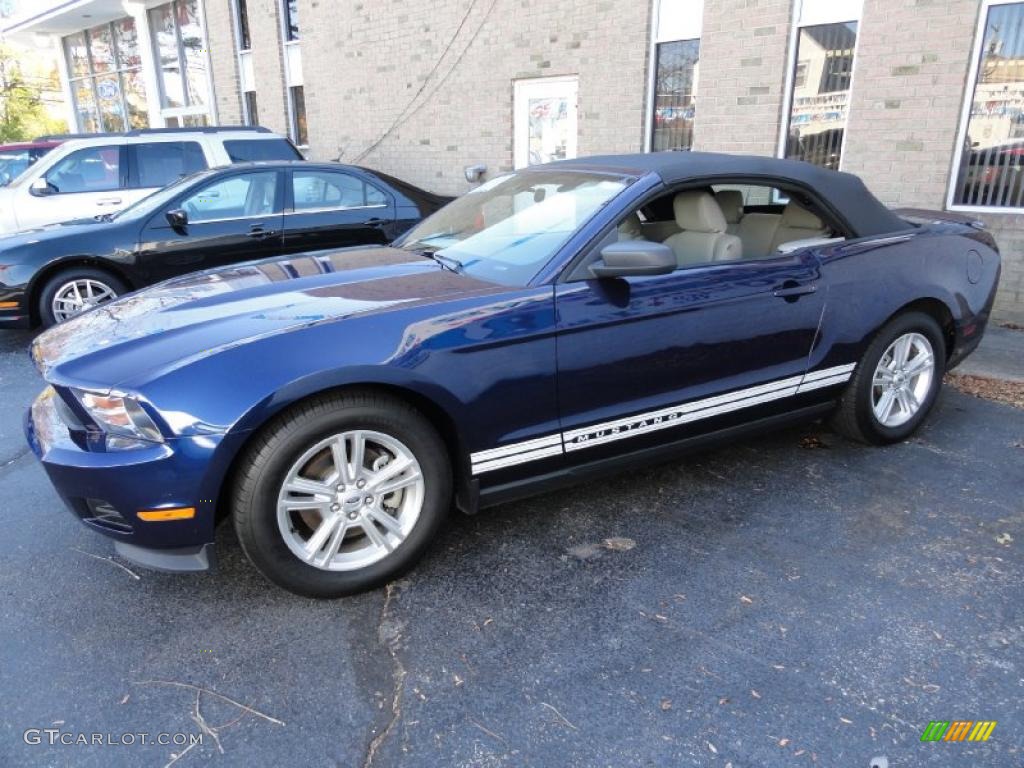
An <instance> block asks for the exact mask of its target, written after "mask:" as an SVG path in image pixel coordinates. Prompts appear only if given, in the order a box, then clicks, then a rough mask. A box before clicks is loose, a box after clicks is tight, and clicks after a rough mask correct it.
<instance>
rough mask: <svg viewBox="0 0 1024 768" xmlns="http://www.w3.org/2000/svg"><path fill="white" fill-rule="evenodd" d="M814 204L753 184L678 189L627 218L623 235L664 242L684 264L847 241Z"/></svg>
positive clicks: (768, 254) (621, 226) (763, 255)
mask: <svg viewBox="0 0 1024 768" xmlns="http://www.w3.org/2000/svg"><path fill="white" fill-rule="evenodd" d="M813 209H814V204H813V202H812V201H811V200H810V199H808V198H804V197H800V198H798V196H797V195H796V194H792V193H791V194H787V193H785V192H782V191H781V190H779V189H776V188H773V187H768V186H760V185H749V184H744V185H741V184H724V185H712V186H708V187H704V188H698V189H685V190H682V191H674V192H670V193H668V194H665V195H662V196H661V197H658V198H655V199H654V200H652V201H650V202H649V203H647V204H645V205H644V206H642V207H641V208H640V209H639V210H637V211H635V212H634V213H631V214H629V215H628V216H626V218H625V219H623V221H622V222H621V223H620V224H619V227H618V238H619V240H620V241H622V240H649V241H652V242H657V243H664V244H665V245H667V246H669V247H670V248H671V249H672V250H673V252H674V253H675V255H676V260H677V262H678V264H679V266H680V267H685V266H691V265H695V264H704V263H708V262H717V261H738V260H755V259H766V258H771V257H772V256H775V255H777V254H779V253H780V252H784V251H788V250H792V249H793V246H794V245H797V244H802V243H805V242H806V243H807V244H808V245H809V244H812V243H813V242H816V241H835V240H838V239H842V233H841V232H839V231H837V230H836V229H835V228H833V227H832V226H830V225H829V224H828V223H827V222H826V221H825V220H824V218H823V217H821V216H819V215H818V214H817V213H815V212H814V210H813Z"/></svg>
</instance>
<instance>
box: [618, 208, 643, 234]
mask: <svg viewBox="0 0 1024 768" xmlns="http://www.w3.org/2000/svg"><path fill="white" fill-rule="evenodd" d="M619 239H620V240H643V239H644V228H643V226H642V223H641V221H640V217H639V216H638V215H637V214H635V213H631V214H629V216H627V217H626V218H624V219H623V220H622V223H621V224H619Z"/></svg>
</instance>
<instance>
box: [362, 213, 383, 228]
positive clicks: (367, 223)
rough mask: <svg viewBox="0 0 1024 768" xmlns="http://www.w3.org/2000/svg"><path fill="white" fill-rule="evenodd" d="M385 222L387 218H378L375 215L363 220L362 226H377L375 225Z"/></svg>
mask: <svg viewBox="0 0 1024 768" xmlns="http://www.w3.org/2000/svg"><path fill="white" fill-rule="evenodd" d="M387 222H388V220H387V219H380V218H377V217H376V216H375V217H373V218H372V219H367V220H366V221H364V222H363V226H364V227H377V226H380V225H381V224H387Z"/></svg>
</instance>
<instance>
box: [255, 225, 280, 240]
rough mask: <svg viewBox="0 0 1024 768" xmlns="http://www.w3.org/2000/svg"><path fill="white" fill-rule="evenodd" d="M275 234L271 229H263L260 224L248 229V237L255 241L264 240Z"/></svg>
mask: <svg viewBox="0 0 1024 768" xmlns="http://www.w3.org/2000/svg"><path fill="white" fill-rule="evenodd" d="M276 234H277V232H275V231H274V230H272V229H264V228H263V227H262V226H261V225H260V224H254V225H253V226H251V227H249V233H248V236H249V237H254V238H256V239H257V240H263V239H264V238H267V237H273V236H274V235H276Z"/></svg>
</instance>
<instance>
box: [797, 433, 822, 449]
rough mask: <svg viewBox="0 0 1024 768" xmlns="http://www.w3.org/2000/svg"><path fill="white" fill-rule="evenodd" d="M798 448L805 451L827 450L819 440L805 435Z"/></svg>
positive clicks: (813, 436)
mask: <svg viewBox="0 0 1024 768" xmlns="http://www.w3.org/2000/svg"><path fill="white" fill-rule="evenodd" d="M800 447H801V448H806V449H807V450H814V449H816V448H828V446H827V445H825V443H823V442H821V438H819V437H816V436H815V435H807V437H805V438H803V439H802V440H801V441H800Z"/></svg>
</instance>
